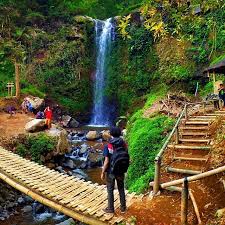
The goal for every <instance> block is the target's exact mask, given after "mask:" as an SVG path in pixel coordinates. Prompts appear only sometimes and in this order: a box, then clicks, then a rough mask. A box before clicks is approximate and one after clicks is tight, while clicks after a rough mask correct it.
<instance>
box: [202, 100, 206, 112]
mask: <svg viewBox="0 0 225 225" xmlns="http://www.w3.org/2000/svg"><path fill="white" fill-rule="evenodd" d="M205 112H206V103H205V102H203V113H204V114H205Z"/></svg>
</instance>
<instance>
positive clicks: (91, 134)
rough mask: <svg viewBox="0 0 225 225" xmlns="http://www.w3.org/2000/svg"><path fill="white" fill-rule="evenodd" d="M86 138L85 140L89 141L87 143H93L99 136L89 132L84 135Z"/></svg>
mask: <svg viewBox="0 0 225 225" xmlns="http://www.w3.org/2000/svg"><path fill="white" fill-rule="evenodd" d="M86 138H87V140H89V141H94V140H96V139H99V138H100V136H99V134H98V132H97V131H89V132H88V133H87V134H86Z"/></svg>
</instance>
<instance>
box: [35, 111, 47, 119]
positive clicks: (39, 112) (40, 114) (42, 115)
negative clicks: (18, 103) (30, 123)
mask: <svg viewBox="0 0 225 225" xmlns="http://www.w3.org/2000/svg"><path fill="white" fill-rule="evenodd" d="M44 117H45V114H44V113H43V112H42V111H38V113H37V114H36V119H44Z"/></svg>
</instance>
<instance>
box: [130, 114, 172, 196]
mask: <svg viewBox="0 0 225 225" xmlns="http://www.w3.org/2000/svg"><path fill="white" fill-rule="evenodd" d="M172 125H173V120H172V119H171V118H168V117H167V116H163V115H158V116H156V117H154V118H151V119H146V118H141V117H140V118H138V119H136V121H135V122H134V123H133V125H132V127H131V128H130V129H129V130H128V145H129V153H130V157H131V161H132V163H131V165H130V167H129V169H128V174H127V180H126V184H127V187H128V188H129V190H131V191H137V192H141V191H143V190H144V189H146V188H147V185H148V183H149V181H150V180H151V179H152V178H153V174H154V158H155V156H156V154H157V153H158V151H159V150H160V147H161V146H162V143H163V140H164V138H165V136H166V134H167V133H168V131H169V130H170V129H171V128H172Z"/></svg>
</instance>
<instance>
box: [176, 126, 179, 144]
mask: <svg viewBox="0 0 225 225" xmlns="http://www.w3.org/2000/svg"><path fill="white" fill-rule="evenodd" d="M175 137H176V141H175V143H176V144H177V145H178V144H179V130H178V127H177V128H176V131H175Z"/></svg>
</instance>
